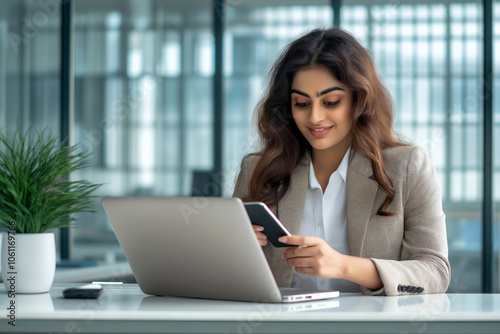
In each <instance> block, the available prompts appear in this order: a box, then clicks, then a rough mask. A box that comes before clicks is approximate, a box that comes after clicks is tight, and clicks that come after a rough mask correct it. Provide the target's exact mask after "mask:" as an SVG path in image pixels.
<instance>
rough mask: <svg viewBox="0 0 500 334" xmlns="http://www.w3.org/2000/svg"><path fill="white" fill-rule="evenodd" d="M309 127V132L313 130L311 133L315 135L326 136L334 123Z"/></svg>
mask: <svg viewBox="0 0 500 334" xmlns="http://www.w3.org/2000/svg"><path fill="white" fill-rule="evenodd" d="M307 128H308V129H309V132H311V134H312V135H313V136H314V137H324V136H326V134H327V133H328V132H330V130H331V129H332V128H333V125H332V126H323V127H319V126H315V127H307Z"/></svg>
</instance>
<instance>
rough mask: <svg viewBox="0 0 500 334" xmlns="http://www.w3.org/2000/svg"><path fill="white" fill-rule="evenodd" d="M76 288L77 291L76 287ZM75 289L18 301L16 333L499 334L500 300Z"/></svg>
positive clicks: (2, 302) (1, 299)
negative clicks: (214, 296)
mask: <svg viewBox="0 0 500 334" xmlns="http://www.w3.org/2000/svg"><path fill="white" fill-rule="evenodd" d="M76 285H78V284H76ZM74 286H75V284H62V283H60V284H54V286H53V288H52V289H51V291H50V292H49V293H45V294H31V295H19V294H18V295H16V298H15V305H16V311H15V313H16V314H15V316H16V326H15V327H12V326H10V325H8V319H7V317H6V316H7V312H8V311H7V307H9V305H10V303H11V300H12V298H9V297H8V295H7V293H6V291H5V288H4V287H3V286H2V288H1V290H0V307H1V309H2V310H4V311H3V312H4V313H5V314H4V315H3V316H2V318H3V319H5V320H3V321H1V322H0V331H1V332H23V333H37V332H41V333H43V332H50V333H65V332H79V333H160V332H166V333H311V332H317V333H328V332H332V333H333V332H339V331H341V332H342V331H344V332H353V333H364V332H366V333H377V332H380V333H401V332H408V333H444V332H453V333H500V295H498V294H489V295H486V294H484V295H483V294H462V295H461V294H442V295H418V296H411V295H408V296H399V297H377V296H361V295H359V294H341V296H340V297H339V298H336V299H330V300H324V301H312V302H302V303H295V304H271V303H251V302H235V301H219V300H205V299H191V298H179V297H159V296H148V295H145V294H143V293H142V292H141V291H140V289H139V288H138V286H137V285H136V284H124V285H121V286H120V285H119V286H116V285H115V286H105V287H104V293H103V294H102V295H101V297H100V298H99V299H97V300H74V299H73V300H72V299H64V298H63V297H62V291H63V290H64V289H65V288H68V287H74Z"/></svg>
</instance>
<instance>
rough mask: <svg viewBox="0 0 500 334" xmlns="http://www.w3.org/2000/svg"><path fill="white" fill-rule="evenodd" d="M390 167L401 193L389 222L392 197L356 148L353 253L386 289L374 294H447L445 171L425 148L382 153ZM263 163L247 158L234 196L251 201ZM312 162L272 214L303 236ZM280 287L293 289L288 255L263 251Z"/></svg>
mask: <svg viewBox="0 0 500 334" xmlns="http://www.w3.org/2000/svg"><path fill="white" fill-rule="evenodd" d="M382 157H383V160H384V165H385V168H386V170H387V172H388V174H389V176H390V178H391V180H392V183H393V186H394V189H395V191H396V195H395V198H394V200H393V202H392V203H391V204H390V205H389V207H388V210H389V211H392V212H394V213H396V215H395V216H390V217H382V216H378V215H377V210H378V208H379V207H380V205H381V204H382V202H383V201H384V200H385V198H386V194H385V193H384V192H383V191H382V190H381V189H379V187H378V184H377V182H376V181H375V178H374V176H373V169H372V165H371V161H370V160H369V159H368V158H367V157H366V156H365V155H364V154H362V153H360V152H357V151H355V150H354V149H351V155H350V157H349V167H348V170H347V180H346V188H347V190H346V203H347V204H346V210H347V240H348V243H349V249H350V254H351V255H354V256H359V257H364V258H369V259H371V260H372V261H373V262H374V263H375V265H376V267H377V269H378V272H379V274H380V278H381V279H382V282H383V284H384V287H383V288H382V289H380V290H377V291H373V290H370V289H367V288H365V287H361V292H362V293H364V294H371V295H382V294H385V295H391V296H393V295H399V294H408V293H444V292H445V291H446V289H447V287H448V284H449V282H450V264H449V262H448V246H447V240H446V226H445V215H444V213H443V210H442V199H441V190H440V186H439V181H438V177H437V173H436V171H435V169H434V167H433V165H432V163H431V161H430V159H429V157H428V156H427V154H426V153H425V152H424V151H423V150H422V149H420V148H418V147H414V146H402V147H396V148H389V149H385V150H383V151H382ZM258 159H259V157H258V156H257V155H255V154H251V155H248V156H246V157H245V158H244V159H243V161H242V163H241V171H240V173H239V175H238V179H237V181H236V186H235V189H234V194H233V196H234V197H239V198H241V199H242V200H243V201H245V200H247V198H248V185H249V181H250V178H251V177H252V172H253V170H254V168H255V165H256V163H257V161H258ZM309 165H310V157H309V155H306V156H305V157H304V159H303V160H302V161H301V162H300V163H299V164H298V165H297V166H296V167H295V169H294V170H293V172H292V175H291V181H290V188H289V190H288V192H287V193H286V195H285V197H284V198H283V199H282V200H281V201H280V202H279V203H278V205H277V206H274V207H271V210H272V211H273V212H274V213H275V214H276V215H277V217H278V218H279V219H280V221H281V222H282V223H283V225H285V227H286V228H287V229H288V230H289V231H290V233H291V234H293V235H296V234H298V232H299V228H300V222H301V219H302V212H303V210H304V203H305V197H306V192H307V189H308V186H309ZM263 249H264V253H265V255H266V258H267V260H268V262H269V265H270V267H271V270H272V272H273V275H274V277H275V279H276V282H277V283H278V285H279V286H282V287H290V285H291V281H292V268H291V267H289V266H287V265H285V264H284V261H283V260H281V258H280V256H281V254H282V252H283V250H282V249H278V248H275V247H273V246H272V245H270V244H269V243H268V244H267V245H266V246H264V247H263Z"/></svg>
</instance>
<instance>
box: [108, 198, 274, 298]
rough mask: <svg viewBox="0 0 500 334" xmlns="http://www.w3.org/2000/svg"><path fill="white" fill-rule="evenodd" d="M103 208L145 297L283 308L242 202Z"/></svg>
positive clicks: (167, 201)
mask: <svg viewBox="0 0 500 334" xmlns="http://www.w3.org/2000/svg"><path fill="white" fill-rule="evenodd" d="M102 205H103V207H104V210H105V211H106V214H107V216H108V218H109V220H110V222H111V226H112V227H113V230H114V232H115V234H116V237H117V238H118V241H119V243H120V245H121V247H122V249H123V252H124V253H125V257H126V258H127V261H128V262H129V264H130V267H131V269H132V271H133V273H134V275H135V277H136V280H137V283H138V285H139V287H140V289H141V290H142V291H143V292H144V293H146V294H150V295H161V296H179V297H195V298H210V299H226V300H241V301H259V302H280V301H281V300H282V297H281V294H280V291H279V289H278V286H277V284H276V281H275V280H274V277H273V275H272V272H271V269H270V268H269V265H268V264H267V260H266V258H265V256H264V252H263V251H262V249H261V246H260V245H259V243H258V241H257V238H255V235H254V232H253V230H252V227H251V222H250V219H249V218H248V215H247V214H246V211H245V208H244V206H243V203H242V201H241V200H240V199H239V198H216V197H104V198H103V199H102Z"/></svg>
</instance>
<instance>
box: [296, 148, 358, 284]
mask: <svg viewBox="0 0 500 334" xmlns="http://www.w3.org/2000/svg"><path fill="white" fill-rule="evenodd" d="M350 151H351V148H350V147H349V149H348V150H347V152H346V153H345V155H344V158H343V159H342V161H341V162H340V165H339V167H338V168H337V170H336V171H335V172H334V173H333V174H332V175H331V176H330V179H329V181H328V185H327V187H326V189H325V193H324V194H323V190H322V189H321V185H320V184H319V182H318V180H317V179H316V175H315V174H314V168H313V163H312V160H311V165H310V167H309V187H308V189H307V194H306V201H305V205H304V213H303V214H302V220H301V223H300V230H299V235H304V236H316V237H320V238H322V239H323V240H325V241H326V242H327V243H328V244H329V245H330V246H331V247H332V248H333V249H335V250H337V251H338V252H340V253H342V254H346V255H349V244H348V242H347V229H346V228H347V217H346V176H347V166H348V164H349V153H350ZM292 288H301V289H312V290H316V289H318V290H338V291H341V292H359V285H358V284H356V283H353V282H350V281H347V280H343V279H323V278H317V277H314V276H310V275H302V274H299V273H297V272H295V270H294V272H293V277H292Z"/></svg>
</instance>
